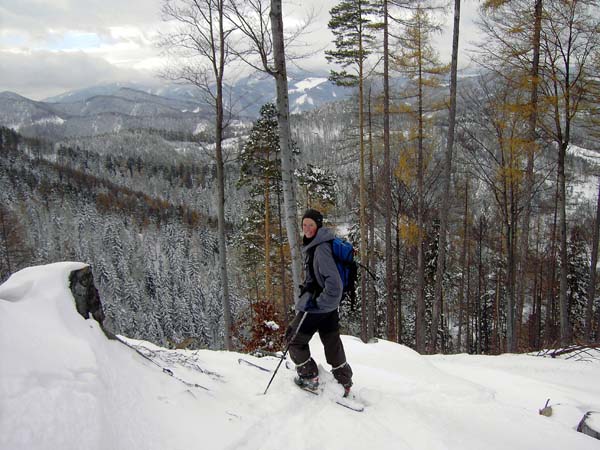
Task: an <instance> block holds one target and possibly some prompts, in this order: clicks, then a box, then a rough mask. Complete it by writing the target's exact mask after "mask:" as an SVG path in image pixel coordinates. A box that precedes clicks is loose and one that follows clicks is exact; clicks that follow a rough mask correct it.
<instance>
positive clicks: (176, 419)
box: [0, 263, 600, 450]
mask: <svg viewBox="0 0 600 450" xmlns="http://www.w3.org/2000/svg"><path fill="white" fill-rule="evenodd" d="M84 266H85V265H84V264H82V263H57V264H52V265H47V266H40V267H33V268H29V269H25V270H22V271H20V272H18V273H16V274H14V275H13V276H12V277H11V278H10V279H9V280H8V281H7V282H5V283H4V284H3V285H1V286H0V352H1V354H2V355H3V364H2V365H1V366H0V448H3V449H12V450H20V449H27V450H45V449H48V450H49V449H52V450H54V449H58V448H60V449H63V450H67V449H82V448H85V449H87V450H95V449H98V450H104V449H113V450H119V449H123V450H132V449H140V450H141V449H143V450H148V449H166V448H168V449H171V450H178V449H190V448H208V449H262V450H269V449H280V448H286V449H361V450H362V449H365V448H375V449H391V448H394V449H401V450H403V449H415V450H417V449H419V450H422V449H456V450H465V449H473V450H480V449H482V448H486V449H507V448H510V449H511V450H518V449H531V448H544V449H546V450H548V449H565V448H570V449H578V450H584V449H595V448H598V441H597V440H594V439H593V438H590V437H588V436H585V435H583V434H580V433H577V432H576V431H575V429H574V428H575V427H576V426H577V423H578V422H579V420H580V419H581V416H582V415H583V414H584V413H585V412H586V411H588V410H594V409H595V410H598V409H599V408H600V387H599V386H598V382H597V380H598V377H599V376H600V364H599V363H598V361H597V360H594V361H588V362H582V361H575V360H559V359H545V358H540V357H534V356H528V355H502V356H495V357H490V356H487V357H484V356H467V355H456V356H431V357H424V356H420V355H419V354H417V353H415V352H414V351H412V350H410V349H408V348H407V347H404V346H402V345H398V344H393V343H390V342H386V341H382V340H380V341H378V342H374V343H369V344H364V343H362V342H361V341H360V340H358V339H356V338H352V337H348V336H344V338H343V339H344V345H345V346H346V349H347V353H348V355H349V358H350V362H351V364H352V365H353V368H354V372H355V383H356V384H355V389H354V391H355V393H356V394H357V396H358V397H359V399H360V400H361V401H362V402H363V403H364V404H365V405H366V408H365V411H364V412H362V413H357V412H354V411H350V410H347V409H345V408H341V407H340V406H338V405H336V404H335V403H333V402H332V401H331V400H330V399H329V398H327V397H325V396H319V397H317V396H312V395H310V394H307V393H305V392H303V391H300V390H298V389H297V388H295V387H294V385H293V383H292V378H293V375H294V372H292V371H290V370H287V369H285V368H282V369H281V370H280V373H279V374H278V375H277V378H276V379H275V381H274V383H273V385H272V386H271V388H270V390H269V392H268V393H267V395H262V392H263V391H264V388H265V386H266V384H267V382H268V379H269V377H270V374H268V373H266V372H263V371H260V370H258V369H255V368H253V367H249V366H242V365H239V364H238V358H240V357H243V358H246V359H249V360H252V361H254V362H257V363H258V364H261V365H263V366H265V367H268V368H273V367H274V366H275V365H276V362H277V361H276V359H275V358H272V357H268V358H263V359H260V360H258V359H254V358H252V357H250V356H245V355H241V354H237V353H233V352H231V353H228V352H216V351H209V350H198V351H186V350H166V349H162V348H159V347H155V346H153V345H152V344H149V343H147V342H143V341H129V345H130V346H135V347H136V348H138V350H139V352H136V351H135V350H134V349H133V348H132V347H130V346H126V345H123V344H122V343H121V342H119V341H117V340H109V339H107V338H106V337H105V335H104V334H103V333H102V331H101V329H100V327H99V325H98V323H97V322H95V321H93V320H84V319H83V318H82V317H81V316H80V315H78V313H77V311H76V310H75V308H74V304H73V297H72V295H71V293H70V291H69V288H68V287H67V283H68V281H67V280H68V277H69V274H70V272H71V271H73V270H77V269H80V268H82V267H84ZM25 330H26V331H25ZM122 339H125V338H122ZM311 347H312V349H313V353H314V355H315V357H316V358H317V359H318V360H319V361H321V362H323V361H324V357H323V354H322V351H321V349H320V347H321V345H320V343H319V342H318V339H315V340H313V341H312V342H311ZM140 353H143V354H144V355H146V356H145V357H144V356H142V355H141V354H140ZM165 369H169V371H170V372H171V373H172V374H173V376H169V374H168V373H166V372H165ZM327 369H328V368H327V367H323V368H322V369H321V370H322V371H321V379H322V380H324V381H325V383H326V385H327V384H328V385H330V386H331V387H330V392H334V391H335V389H336V386H335V385H333V383H332V378H331V375H330V374H329V372H328V371H327ZM547 398H550V404H551V405H552V408H553V412H554V414H553V415H552V416H551V417H544V416H541V415H539V414H538V409H539V408H541V407H543V406H544V403H545V401H546V399H547Z"/></svg>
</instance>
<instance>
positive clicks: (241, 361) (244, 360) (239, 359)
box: [238, 358, 273, 373]
mask: <svg viewBox="0 0 600 450" xmlns="http://www.w3.org/2000/svg"><path fill="white" fill-rule="evenodd" d="M238 364H240V365H243V364H245V365H247V366H250V367H254V368H256V369H259V370H262V371H263V372H268V373H272V372H273V371H272V370H271V369H267V368H266V367H263V366H259V365H258V364H254V363H253V362H250V361H248V360H247V359H244V358H238Z"/></svg>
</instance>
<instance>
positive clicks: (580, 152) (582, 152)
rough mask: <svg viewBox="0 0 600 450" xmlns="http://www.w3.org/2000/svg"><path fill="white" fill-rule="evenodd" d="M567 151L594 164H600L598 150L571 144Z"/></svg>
mask: <svg viewBox="0 0 600 450" xmlns="http://www.w3.org/2000/svg"><path fill="white" fill-rule="evenodd" d="M567 152H568V153H569V154H571V155H573V156H576V157H578V158H581V159H583V160H585V161H587V162H588V163H589V164H591V165H592V166H597V165H598V164H600V153H599V152H598V151H595V150H590V149H587V148H583V147H579V146H577V145H573V144H570V145H569V147H568V149H567Z"/></svg>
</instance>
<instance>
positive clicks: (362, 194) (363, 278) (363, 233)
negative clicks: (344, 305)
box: [358, 30, 372, 342]
mask: <svg viewBox="0 0 600 450" xmlns="http://www.w3.org/2000/svg"><path fill="white" fill-rule="evenodd" d="M358 43H359V44H358V54H359V55H360V56H359V58H358V59H359V63H358V128H359V138H358V140H359V151H360V173H359V178H360V180H359V222H360V224H359V226H360V244H359V249H360V259H361V261H363V266H361V268H360V294H361V304H362V305H361V306H362V320H361V338H362V340H363V342H367V341H368V340H369V338H371V337H372V336H370V335H369V332H370V330H369V329H368V326H367V320H366V316H367V308H368V305H369V301H368V295H367V273H366V270H365V268H364V266H365V265H366V263H367V213H366V207H367V196H366V183H365V142H364V127H365V118H364V73H363V69H364V68H363V59H362V55H363V42H362V30H361V31H360V32H359V38H358Z"/></svg>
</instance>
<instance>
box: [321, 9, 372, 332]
mask: <svg viewBox="0 0 600 450" xmlns="http://www.w3.org/2000/svg"><path fill="white" fill-rule="evenodd" d="M379 7H380V5H379V4H378V3H375V2H372V1H370V0H344V1H341V2H340V3H339V4H338V5H336V6H334V7H333V8H332V9H331V11H330V14H331V20H330V21H329V28H330V29H331V31H332V32H333V34H334V36H335V47H336V48H335V50H328V51H326V52H325V55H326V58H327V60H328V61H329V62H330V63H333V64H337V65H340V66H341V67H342V69H341V70H331V76H330V79H331V80H332V81H333V82H335V83H336V84H337V85H339V86H349V87H351V86H357V87H358V127H359V155H360V168H359V217H360V248H359V255H360V257H361V258H363V259H366V257H367V216H366V207H367V204H366V203H367V197H366V195H367V186H366V174H365V145H364V127H365V120H364V114H365V112H364V106H363V105H364V94H363V91H364V82H365V63H366V60H367V58H368V56H369V54H371V51H372V50H371V49H370V48H369V47H370V46H372V45H373V44H374V43H375V35H374V30H375V29H377V28H380V27H381V24H380V23H376V22H375V21H374V19H375V18H376V17H377V15H378V14H379ZM348 69H350V70H351V71H349V70H348ZM365 275H366V274H365V269H364V266H362V267H361V289H360V292H361V298H362V301H361V304H362V311H363V323H362V330H361V337H362V339H363V341H365V342H366V341H367V340H368V339H369V338H370V337H372V333H373V330H372V329H368V327H367V323H366V316H365V313H366V311H367V306H366V305H367V303H368V300H367V298H366V297H367V296H366V295H365V293H366V276H365Z"/></svg>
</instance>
